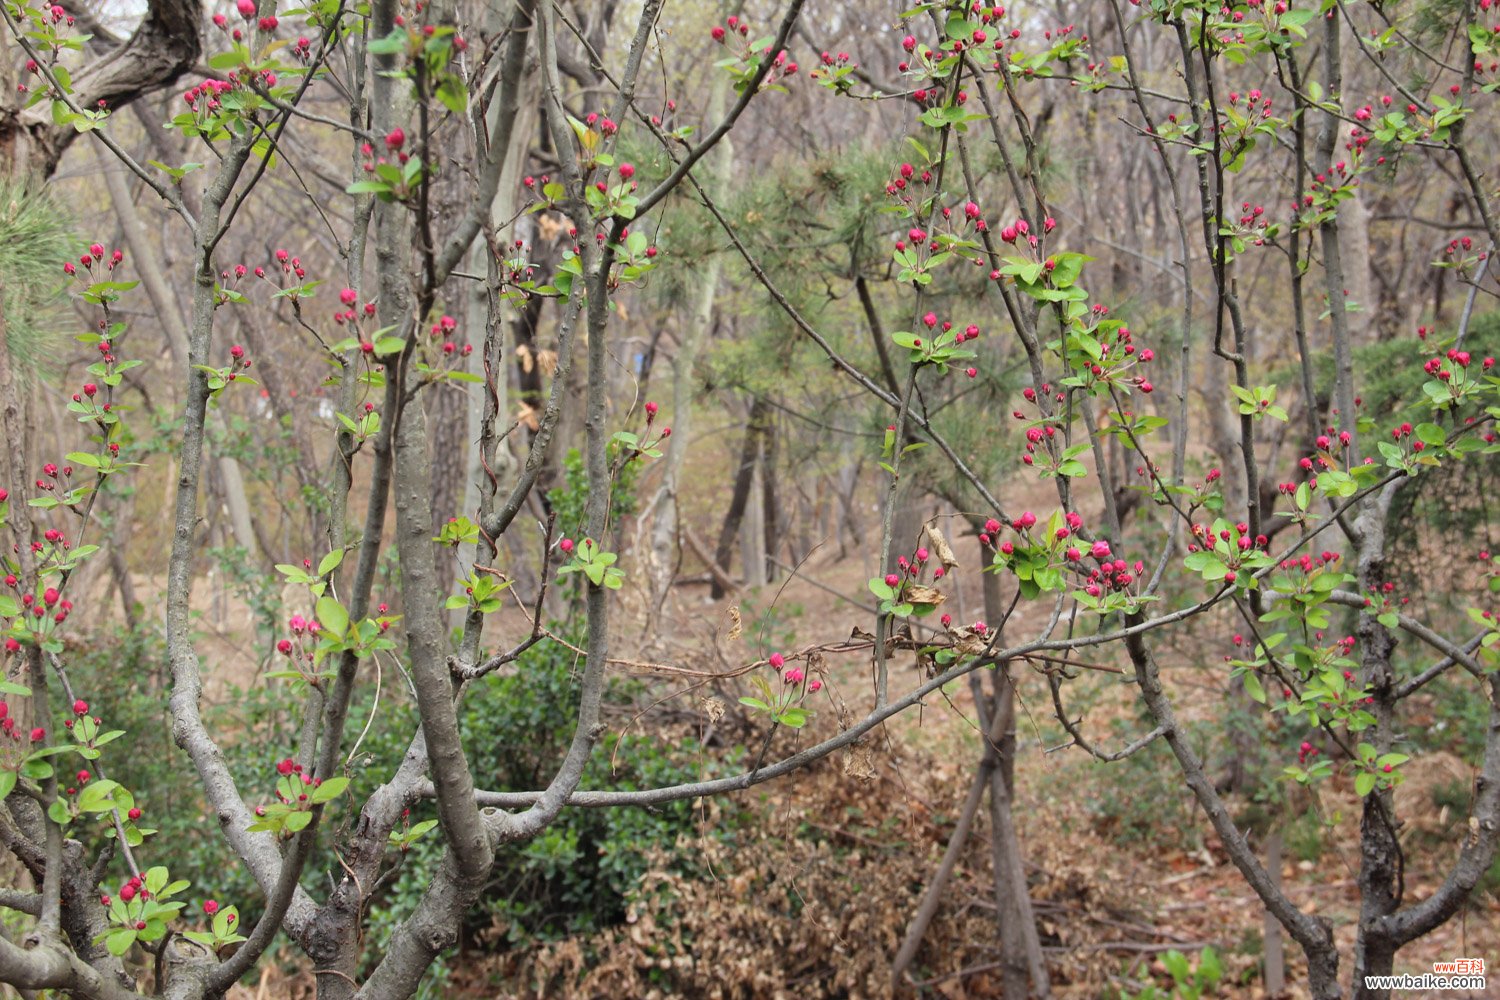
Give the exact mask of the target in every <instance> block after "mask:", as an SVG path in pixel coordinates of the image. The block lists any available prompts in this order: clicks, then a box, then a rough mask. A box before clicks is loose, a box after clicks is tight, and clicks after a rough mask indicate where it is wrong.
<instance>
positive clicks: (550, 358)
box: [536, 351, 557, 378]
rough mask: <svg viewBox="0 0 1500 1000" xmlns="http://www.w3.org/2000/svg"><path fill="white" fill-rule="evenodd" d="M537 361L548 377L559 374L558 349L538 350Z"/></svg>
mask: <svg viewBox="0 0 1500 1000" xmlns="http://www.w3.org/2000/svg"><path fill="white" fill-rule="evenodd" d="M536 363H537V366H538V367H540V368H541V369H542V374H543V375H545V376H547V377H548V378H551V377H552V376H553V375H555V374H557V352H556V351H538V352H537V354H536Z"/></svg>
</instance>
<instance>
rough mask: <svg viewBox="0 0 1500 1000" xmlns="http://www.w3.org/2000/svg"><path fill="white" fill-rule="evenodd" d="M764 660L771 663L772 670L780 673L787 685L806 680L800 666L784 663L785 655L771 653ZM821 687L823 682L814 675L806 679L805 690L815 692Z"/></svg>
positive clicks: (805, 675)
mask: <svg viewBox="0 0 1500 1000" xmlns="http://www.w3.org/2000/svg"><path fill="white" fill-rule="evenodd" d="M766 662H767V663H769V664H770V665H771V669H772V670H775V671H776V672H777V673H779V674H780V675H781V680H782V682H783V683H784V684H786V686H787V687H796V686H797V685H798V684H801V683H802V682H803V681H804V680H807V674H806V672H805V671H803V669H802V668H801V667H788V666H787V665H786V657H784V656H782V655H781V654H780V653H772V654H771V655H770V657H769V658H768V659H767V660H766ZM822 689H823V682H822V681H820V680H818V679H817V678H816V677H814V678H813V679H812V680H808V681H807V690H809V691H813V692H816V691H821V690H822Z"/></svg>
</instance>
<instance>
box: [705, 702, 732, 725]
mask: <svg viewBox="0 0 1500 1000" xmlns="http://www.w3.org/2000/svg"><path fill="white" fill-rule="evenodd" d="M698 708H699V709H700V710H701V711H702V712H703V714H704V715H706V716H707V717H708V724H709V725H710V726H712V725H716V724H717V723H718V721H719V720H720V719H722V718H724V713H725V711H727V708H726V706H725V705H724V702H723V701H721V700H720V699H718V698H712V697H709V698H701V699H699V701H698Z"/></svg>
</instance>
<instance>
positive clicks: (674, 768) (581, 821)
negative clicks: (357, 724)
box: [361, 643, 737, 945]
mask: <svg viewBox="0 0 1500 1000" xmlns="http://www.w3.org/2000/svg"><path fill="white" fill-rule="evenodd" d="M580 661H581V657H578V656H577V654H575V653H574V652H573V651H572V650H570V649H568V648H567V647H565V646H563V645H561V644H557V643H548V644H543V645H539V646H536V647H534V648H533V649H532V650H530V651H529V652H528V653H527V654H526V655H524V656H523V657H522V658H521V659H520V660H519V661H518V662H517V663H516V664H515V669H514V672H513V673H510V674H507V675H504V676H491V677H488V678H486V679H484V680H483V681H480V682H479V683H478V684H477V685H476V686H475V687H474V688H472V689H471V690H470V691H469V692H468V693H467V695H466V696H465V699H464V703H463V706H462V709H461V715H460V719H459V727H460V730H461V732H462V734H463V737H464V745H465V747H467V748H468V750H469V753H470V762H471V764H472V766H473V769H474V774H475V776H476V778H477V780H478V781H479V783H480V784H481V785H482V786H483V787H485V788H490V789H495V790H501V791H528V790H534V789H539V788H541V787H543V786H545V784H546V783H547V781H548V780H550V778H551V776H552V773H553V771H554V770H555V769H556V767H557V765H558V763H559V762H560V761H561V760H562V758H563V756H564V754H565V753H566V752H567V747H568V743H569V741H571V740H572V737H573V720H574V718H575V715H576V710H577V706H578V697H579V689H578V684H577V673H576V670H575V666H578V667H581V662H580ZM640 693H641V685H640V684H639V683H636V682H626V681H614V682H612V683H611V684H610V685H609V689H608V691H607V692H606V702H607V703H616V704H618V703H620V702H622V701H627V700H630V699H632V698H634V696H636V695H638V694H640ZM632 714H633V713H632ZM628 717H629V716H625V717H624V718H628ZM415 724H416V719H415V712H414V708H413V706H411V705H410V704H406V705H402V706H400V707H398V708H397V709H395V710H394V711H393V712H392V714H391V715H390V716H389V717H387V718H386V719H384V720H382V721H381V724H380V725H379V726H378V727H377V729H378V732H376V731H372V733H371V736H370V738H369V739H368V740H367V741H366V744H365V746H364V748H363V749H362V751H361V756H362V757H364V756H366V755H367V754H368V756H369V757H371V758H373V761H374V766H373V771H372V773H374V774H384V773H386V769H387V768H388V767H394V766H395V765H396V764H397V763H398V762H399V760H400V757H401V754H402V753H404V752H405V750H406V745H405V743H404V742H403V735H402V734H406V733H410V732H412V731H413V727H414V726H415ZM697 750H698V748H697V744H696V743H695V742H693V741H692V740H684V741H682V742H680V743H674V742H671V741H664V740H663V739H662V738H661V736H660V734H658V733H654V732H651V731H642V730H640V729H635V730H632V732H631V734H630V735H628V736H623V737H622V736H621V735H619V734H617V733H614V732H611V733H610V734H608V735H606V736H605V737H604V738H603V739H602V740H601V741H600V742H599V745H598V746H597V747H596V748H595V750H594V754H593V756H592V757H591V758H590V762H589V765H588V768H587V770H586V771H585V773H584V777H583V782H582V787H583V788H585V789H588V788H610V789H622V790H629V789H640V788H649V787H656V786H660V785H671V784H677V783H681V782H688V781H695V780H700V779H702V778H707V777H712V776H714V775H715V774H716V773H718V771H719V769H720V765H718V764H716V763H713V762H710V761H709V760H708V759H707V758H702V757H700V756H699V755H698V753H697ZM424 818H426V817H425V815H424V816H418V815H416V812H415V811H414V812H413V815H412V816H411V817H410V822H412V823H413V824H415V823H417V822H419V821H420V820H422V819H424ZM736 825H737V821H736V820H735V819H734V818H733V817H731V818H730V819H729V820H728V821H727V822H726V820H725V819H724V817H722V816H721V817H719V818H718V819H717V820H716V823H715V829H714V830H712V831H707V832H705V833H704V834H703V835H707V836H714V837H719V838H725V837H732V836H733V830H734V827H735V826H736ZM699 835H700V831H699V829H698V823H697V821H696V819H695V807H694V804H693V803H691V802H687V801H683V802H674V803H670V804H667V805H663V806H659V807H655V808H652V809H581V808H580V809H568V810H566V811H564V813H563V815H562V817H561V820H560V821H559V822H558V823H556V824H554V825H553V826H551V827H550V828H549V829H548V830H547V831H546V833H544V834H543V835H542V836H540V837H538V838H537V839H535V840H531V841H527V842H525V843H520V844H510V845H504V846H502V847H501V848H500V852H499V855H498V857H497V859H496V863H495V867H494V870H493V872H492V875H491V882H490V885H489V887H488V889H487V891H486V893H485V895H484V898H483V899H482V900H481V902H480V904H479V907H478V909H477V912H475V913H474V914H472V915H471V918H470V921H469V931H470V932H471V934H477V933H478V932H480V931H488V932H489V933H487V934H486V937H491V936H492V935H498V936H501V937H503V938H504V939H505V940H506V941H507V942H508V943H510V944H511V945H522V944H526V943H529V942H531V941H535V940H554V939H557V938H560V937H564V936H567V935H570V934H576V933H586V932H590V931H595V930H598V929H600V928H603V927H607V926H609V925H611V924H614V923H616V922H618V921H620V920H622V919H623V918H624V916H625V907H626V900H627V897H628V896H629V894H630V893H631V891H632V890H633V889H634V888H635V887H636V885H637V883H638V882H639V880H640V879H641V877H642V876H643V875H644V874H645V873H646V871H647V867H648V865H647V861H646V857H645V853H646V850H647V848H649V847H653V846H654V847H664V848H667V849H668V850H671V851H672V854H671V857H672V859H673V862H672V870H673V871H677V872H691V871H694V870H695V866H696V862H695V860H694V854H695V852H694V851H692V850H691V849H690V848H689V849H683V850H673V849H674V848H675V847H677V846H678V845H685V844H688V843H690V842H691V841H692V840H693V838H695V837H698V836H699ZM441 851H442V839H441V835H440V834H439V832H438V831H437V830H433V831H431V832H430V833H428V834H427V835H425V836H424V837H422V838H421V839H420V840H418V841H417V842H416V843H415V844H413V845H412V847H411V848H410V850H409V851H408V854H407V856H406V858H405V859H404V861H403V867H402V870H401V873H400V874H399V875H398V876H397V877H396V879H395V880H394V881H393V882H392V884H391V886H390V888H389V890H388V891H387V892H386V893H385V895H384V896H383V897H382V898H380V899H378V900H376V902H375V904H374V908H373V910H372V920H373V922H374V924H375V926H376V928H377V931H376V934H377V938H376V939H377V940H379V939H380V936H381V935H382V934H383V933H387V932H388V931H389V930H390V928H391V927H392V926H394V924H395V922H396V921H397V920H398V919H400V917H402V916H404V915H405V914H406V913H407V912H409V910H410V908H411V907H412V906H413V905H415V903H416V901H417V899H418V898H419V896H420V893H421V891H422V887H423V886H425V885H426V884H427V881H428V878H429V874H430V872H431V869H432V867H433V866H434V865H435V864H436V863H437V861H438V857H439V855H440V854H441Z"/></svg>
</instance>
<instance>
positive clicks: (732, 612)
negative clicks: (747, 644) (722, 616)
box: [724, 607, 745, 640]
mask: <svg viewBox="0 0 1500 1000" xmlns="http://www.w3.org/2000/svg"><path fill="white" fill-rule="evenodd" d="M744 632H745V623H744V621H743V620H741V618H740V609H739V608H738V607H731V608H730V609H729V634H728V635H727V636H725V637H724V638H726V639H731V640H732V639H738V638H739V637H740V636H741V635H743V634H744Z"/></svg>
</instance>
